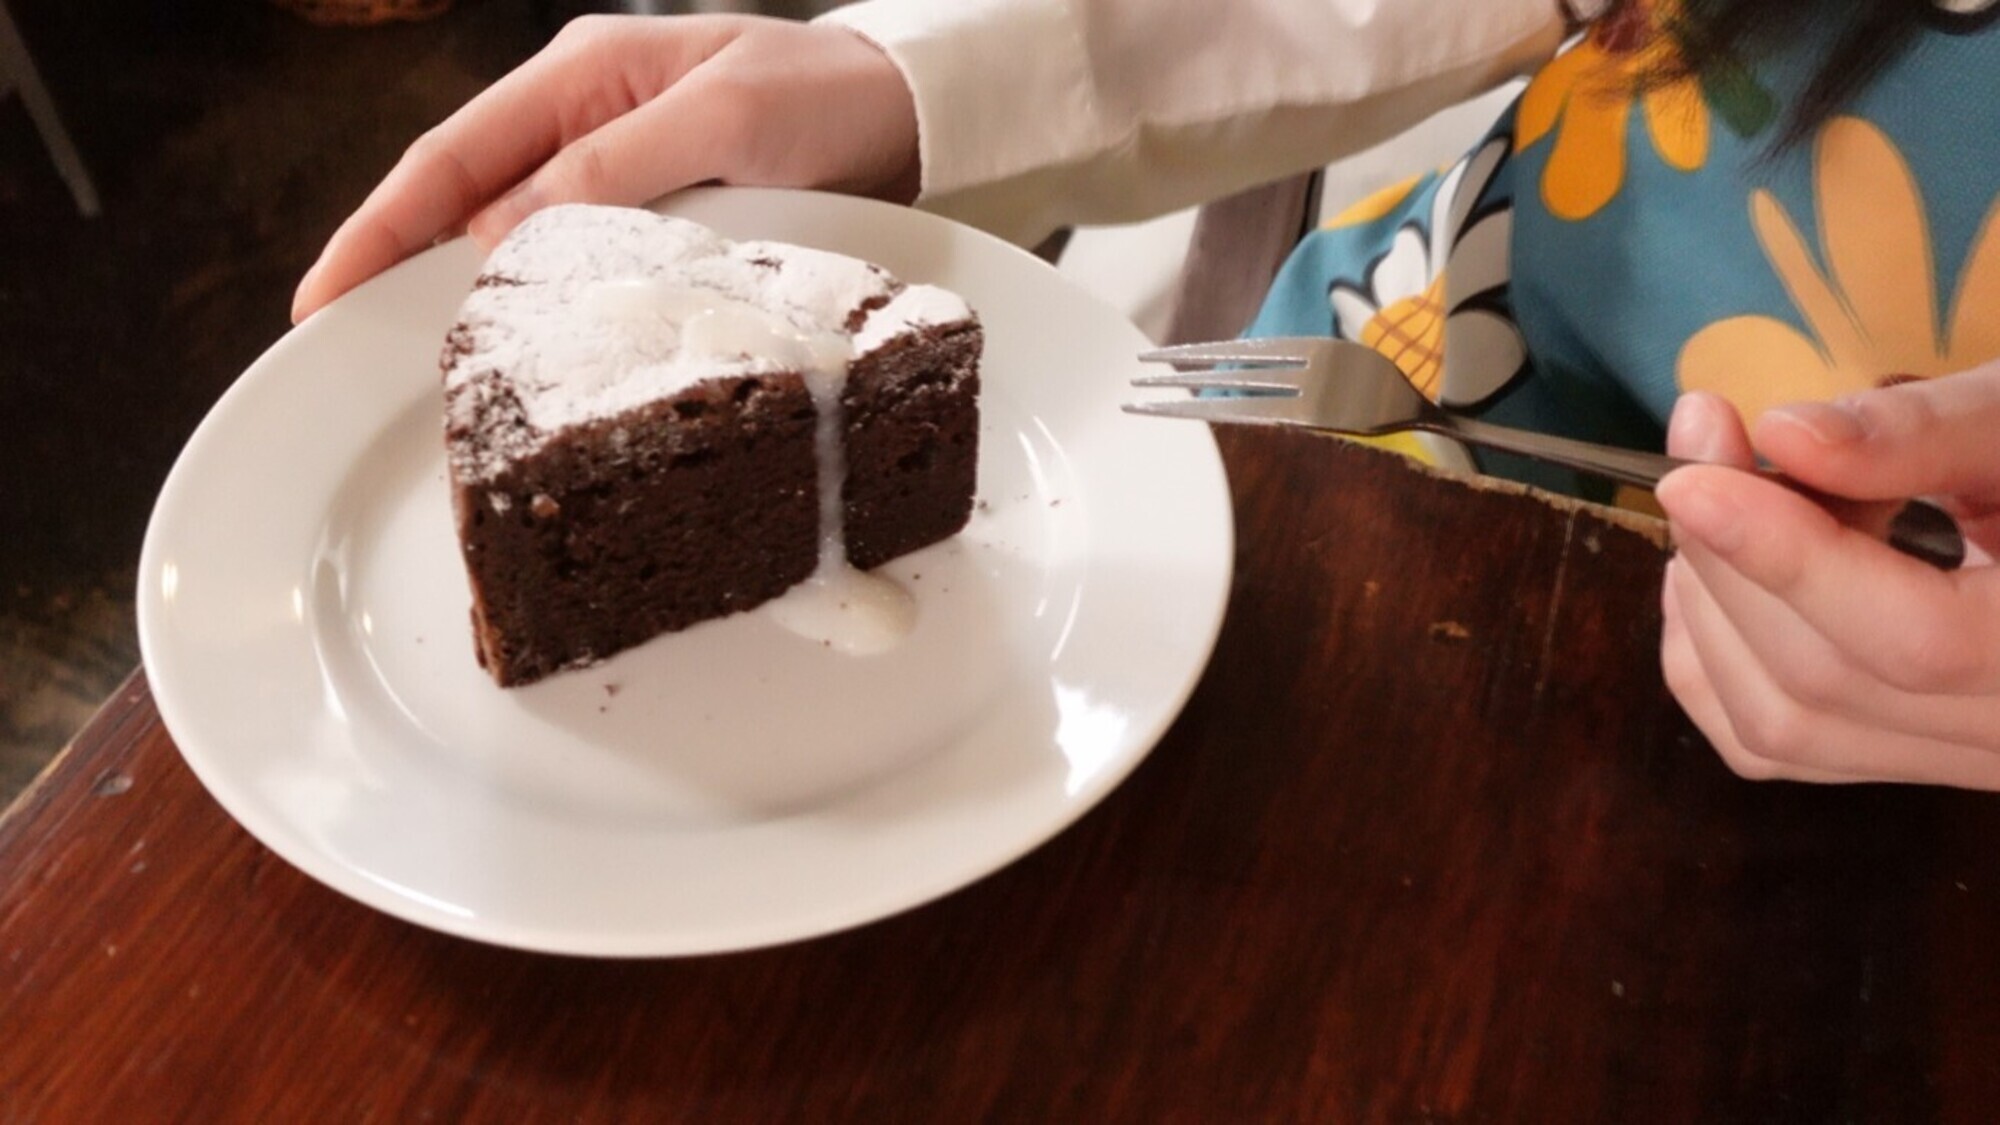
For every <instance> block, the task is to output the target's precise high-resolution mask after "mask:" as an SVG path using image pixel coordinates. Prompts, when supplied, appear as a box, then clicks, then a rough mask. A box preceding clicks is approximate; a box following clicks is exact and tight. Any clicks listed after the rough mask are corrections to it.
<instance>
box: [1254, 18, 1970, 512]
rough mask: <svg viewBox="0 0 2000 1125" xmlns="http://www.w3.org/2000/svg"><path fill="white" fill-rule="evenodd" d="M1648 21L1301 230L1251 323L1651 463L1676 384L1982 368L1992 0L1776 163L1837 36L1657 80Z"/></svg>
mask: <svg viewBox="0 0 2000 1125" xmlns="http://www.w3.org/2000/svg"><path fill="white" fill-rule="evenodd" d="M1665 13H1666V8H1665V0H1656V2H1655V3H1654V4H1653V5H1652V6H1651V10H1650V11H1649V10H1648V9H1647V8H1646V7H1640V8H1639V9H1637V10H1636V11H1635V12H1634V13H1632V14H1631V15H1630V16H1629V17H1628V18H1627V19H1625V20H1622V21H1620V22H1619V24H1618V25H1616V26H1613V25H1610V24H1606V23H1600V24H1598V25H1596V26H1593V27H1592V28H1591V29H1590V31H1589V32H1588V33H1587V34H1586V35H1585V36H1584V37H1583V38H1582V39H1581V40H1580V41H1578V42H1577V43H1576V44H1574V45H1573V46H1572V47H1571V48H1570V49H1569V50H1567V51H1565V52H1564V53H1562V54H1561V55H1559V56H1557V57H1556V58H1555V59H1554V60H1553V61H1552V62H1550V63H1549V64H1548V65H1547V66H1546V67H1544V68H1543V70H1542V71H1541V73H1539V74H1538V75H1537V76H1536V77H1535V78H1534V80H1533V81H1532V82H1530V83H1529V85H1528V87H1527V89H1526V90H1525V91H1524V92H1523V93H1522V95H1521V97H1520V98H1519V99H1518V100H1517V101H1516V102H1515V103H1514V105H1513V106H1512V107H1511V108H1510V109H1509V111H1508V112H1507V113H1506V114H1505V115H1504V116H1503V117H1502V119H1501V120H1500V121H1499V122H1498V123H1497V124H1496V126H1495V127H1494V129H1493V131H1492V132H1491V133H1490V134H1489V136H1488V137H1487V138H1486V139H1485V141H1484V142H1483V143H1482V144H1481V145H1480V146H1479V147H1478V148H1477V149H1475V150H1474V151H1473V152H1472V153H1471V154H1469V155H1467V156H1466V157H1465V158H1464V159H1463V160H1461V161H1459V162H1458V163H1457V164H1455V165H1454V166H1452V167H1451V168H1449V169H1446V170H1443V171H1440V172H1436V173H1433V174H1430V175H1426V176H1423V177H1420V178H1419V179H1417V180H1414V181H1411V182H1409V183H1406V184H1403V185H1398V186H1397V187H1395V188H1391V189H1389V190H1387V191H1386V192H1384V193H1381V194H1379V195H1378V196H1376V197H1373V198H1371V199H1369V200H1365V201H1363V202H1362V203H1360V204H1358V205H1356V206H1355V207H1354V208H1351V209H1350V210H1349V211H1348V212H1346V213H1344V214H1342V215H1340V216H1338V217H1336V218H1335V219H1333V220H1332V221H1331V222H1329V223H1328V224H1327V226H1326V227H1325V228H1324V229H1322V230H1319V231H1317V232H1315V233H1314V234H1312V235H1311V236H1310V237H1308V238H1307V239H1306V240H1305V241H1304V242H1303V243H1302V244H1301V245H1300V246H1299V248H1298V249H1297V250H1296V251H1295V252H1294V253H1293V255H1292V257H1291V259H1290V260H1289V261H1288V262H1287V263H1286V265H1285V267H1284V269H1283V271H1282V272H1281V273H1280V274H1279V277H1278V279H1277V281H1276V283H1275V284H1274V286H1273V288H1272V291H1271V294H1270V296H1269V297H1268V298H1267V300H1266V302H1265V305H1264V307H1263V309H1262V310H1261V311H1260V312H1259V314H1258V316H1257V319H1256V320H1255V321H1254V322H1253V324H1252V325H1251V326H1250V329H1249V333H1248V334H1250V335H1254V336H1274V335H1335V336H1339V337H1342V338H1345V339H1352V340H1359V341H1362V342H1364V343H1367V344H1369V345H1370V346H1372V347H1375V348H1377V349H1378V350H1381V351H1383V352H1384V353H1385V354H1388V355H1390V356H1391V357H1392V358H1394V359H1395V360H1396V362H1397V363H1398V365H1399V366H1400V367H1402V369H1403V371H1404V373H1405V374H1407V375H1409V376H1410V377H1411V378H1412V379H1413V380H1414V381H1415V382H1416V383H1417V384H1418V385H1419V386H1420V387H1422V388H1423V389H1424V390H1425V391H1426V393H1428V394H1430V395H1431V397H1433V398H1434V399H1437V400H1438V401H1441V402H1442V403H1444V404H1445V405H1447V406H1450V407H1453V408H1456V409H1460V410H1464V411H1467V412H1470V413H1475V414H1479V415H1482V416H1484V417H1487V418H1489V419H1491V420H1493V421H1497V422H1503V423H1508V424H1514V425H1522V426H1527V427H1531V428H1535V429H1541V430H1545V431H1549V432H1555V433H1563V434H1569V435H1572V436H1577V437H1585V438H1591V439H1595V440H1602V441H1612V442H1616V443H1619V444H1625V445H1634V446H1642V447H1655V448H1657V447H1658V446H1659V444H1660V443H1661V440H1662V432H1663V430H1662V427H1663V424H1664V421H1665V419H1666V416H1667V414H1668V413H1669V412H1670V411H1671V409H1672V407H1673V403H1674V400H1675V399H1676V398H1677V397H1678V396H1679V395H1680V394H1681V393H1682V392H1683V391H1690V390H1708V391H1714V392H1716V393H1719V394H1721V395H1723V396H1724V397H1726V398H1728V399H1730V400H1731V401H1732V402H1734V403H1735V404H1736V405H1737V407H1738V408H1739V409H1740V410H1742V411H1743V413H1744V415H1745V417H1746V419H1754V418H1755V416H1756V415H1757V414H1758V413H1760V412H1761V411H1763V410H1764V409H1766V408H1768V407H1771V406H1775V405H1778V404H1780V403H1784V402H1791V401H1799V400H1805V399H1827V398H1832V397H1835V396H1838V395H1841V394H1845V393H1849V392H1852V391H1856V390H1861V389H1865V388H1868V387H1871V386H1876V385H1879V384H1881V383H1883V382H1885V381H1894V380H1898V379H1902V378H1907V377H1929V376H1935V375H1944V374H1949V373H1952V372H1956V371H1963V370H1965V369H1968V368H1970V367H1974V366H1977V365H1978V364H1980V363H1982V362H1985V361H1987V360H1990V359H1994V358H1996V357H2000V0H1937V10H1936V12H1935V18H1934V19H1933V20H1932V21H1931V23H1930V26H1928V27H1927V29H1926V30H1925V31H1924V32H1922V33H1921V34H1920V35H1919V36H1918V38H1917V40H1916V42H1915V44H1914V45H1913V47H1912V48H1911V49H1910V50H1909V51H1907V52H1906V53H1905V54H1904V55H1903V56H1901V57H1900V58H1899V59H1898V60H1897V61H1896V62H1895V63H1894V64H1893V65H1892V66H1891V67H1890V68H1889V69H1887V70H1886V71H1885V72H1884V73H1883V74H1882V75H1881V76H1880V77H1878V78H1877V79H1875V80H1874V81H1873V82H1872V83H1871V84H1870V85H1869V86H1868V88H1867V89H1866V90H1865V91H1863V92H1862V94H1861V95H1860V96H1858V97H1857V98H1855V99H1853V100H1852V102H1851V103H1850V104H1848V105H1846V106H1844V107H1843V109H1842V112H1841V113H1840V114H1839V115H1838V116H1836V117H1834V118H1832V119H1831V120H1829V121H1827V122H1826V123H1825V124H1824V125H1822V126H1820V127H1819V128H1818V129H1817V130H1816V132H1815V133H1814V134H1813V135H1812V136H1811V137H1810V138H1808V139H1807V140H1806V141H1805V142H1804V143H1801V144H1796V145H1790V146H1779V145H1778V143H1777V141H1776V134H1777V132H1778V131H1779V123H1780V118H1781V117H1782V115H1783V112H1784V107H1786V106H1787V105H1789V104H1790V103H1791V102H1792V100H1793V99H1794V98H1795V97H1796V96H1797V94H1798V92H1799V91H1800V90H1801V89H1803V87H1804V85H1805V83H1806V81H1807V79H1808V77H1809V76H1810V74H1811V73H1812V70H1813V68H1814V66H1815V64H1816V62H1817V60H1818V58H1819V57H1820V56H1821V55H1822V53H1823V52H1824V51H1825V50H1826V49H1827V48H1828V46H1829V45H1830V42H1831V39H1830V35H1829V37H1826V38H1819V37H1816V36H1811V35H1809V36H1806V37H1803V38H1802V39H1801V40H1800V41H1799V42H1797V43H1794V44H1792V45H1790V46H1789V47H1788V48H1787V49H1786V50H1785V51H1783V52H1780V53H1776V54H1774V55H1772V56H1770V57H1767V58H1764V59H1761V60H1760V61H1758V62H1757V63H1756V64H1755V65H1754V66H1751V67H1749V68H1748V69H1745V70H1742V71H1739V72H1734V73H1729V74H1724V75H1721V76H1704V77H1703V78H1700V79H1697V78H1693V77H1690V78H1686V79H1681V80H1678V81H1667V82H1662V81H1659V80H1657V79H1655V78H1651V77H1648V76H1651V75H1656V74H1658V73H1660V72H1661V70H1662V67H1661V63H1662V61H1663V59H1662V57H1661V52H1664V51H1669V50H1671V47H1670V46H1668V45H1666V44H1667V39H1666V37H1665V36H1662V35H1660V34H1658V33H1657V30H1656V28H1655V27H1654V26H1653V25H1654V24H1655V23H1657V22H1658V21H1659V20H1660V19H1662V18H1664V15H1665ZM1665 61H1670V60H1665ZM1460 455H1461V454H1457V453H1456V452H1455V451H1453V452H1452V453H1449V454H1446V455H1445V458H1446V459H1450V458H1451V457H1453V456H1460ZM1486 467H1487V468H1489V469H1491V470H1494V471H1500V472H1503V473H1506V474H1508V475H1514V476H1521V477H1525V478H1527V479H1532V480H1536V481H1538V482H1539V483H1545V484H1552V485H1556V486H1558V487H1569V486H1570V484H1571V482H1570V481H1568V480H1566V479H1565V478H1564V477H1563V476H1562V475H1561V474H1550V473H1547V472H1545V471H1541V470H1537V469H1534V468H1531V467H1528V466H1523V465H1520V464H1518V463H1511V464H1510V463H1507V462H1506V461H1505V460H1504V459H1502V460H1496V461H1495V462H1494V463H1492V464H1489V465H1487V466H1486Z"/></svg>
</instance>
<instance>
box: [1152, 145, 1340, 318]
mask: <svg viewBox="0 0 2000 1125" xmlns="http://www.w3.org/2000/svg"><path fill="white" fill-rule="evenodd" d="M1319 182H1320V177H1319V173H1317V172H1312V173H1307V174H1304V175H1299V176H1294V177H1292V178H1291V179H1289V180H1279V181H1277V182H1276V183H1270V184H1265V185H1264V186H1262V187H1255V188H1251V189H1249V190H1248V191H1242V192H1238V193H1237V194H1235V195H1232V196H1229V197H1228V198H1226V199H1219V200H1216V201H1215V202H1213V203H1207V204H1204V205H1203V206H1202V208H1201V210H1200V211H1199V212H1198V213H1197V214H1196V217H1195V225H1194V235H1193V237H1192V238H1191V239H1190V240H1189V242H1188V253H1187V261H1186V263H1185V264H1184V265H1183V266H1182V267H1181V275H1180V280H1179V282H1178V283H1177V284H1176V288H1175V293H1174V305H1173V313H1172V316H1171V318H1170V320H1169V321H1168V325H1167V332H1166V338H1165V339H1163V340H1162V341H1161V343H1164V344H1189V343H1198V342H1201V341H1204V340H1229V339H1234V338H1235V337H1237V336H1239V335H1241V334H1242V332H1243V329H1244V328H1245V327H1247V326H1248V325H1249V323H1250V318H1251V317H1253V316H1255V315H1256V314H1257V308H1258V306H1259V305H1261V304H1262V303H1263V300H1264V294H1265V293H1266V292H1267V291H1268V290H1269V289H1270V287H1271V279H1272V278H1274V277H1276V276H1277V274H1278V267H1279V266H1282V265H1284V263H1285V257H1286V255H1288V254H1290V253H1291V252H1292V247H1294V246H1296V245H1298V242H1299V239H1301V238H1303V237H1304V236H1305V234H1306V232H1307V231H1309V230H1311V229H1312V225H1313V221H1314V219H1315V212H1316V211H1317V210H1318V207H1319Z"/></svg>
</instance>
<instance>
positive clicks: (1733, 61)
mask: <svg viewBox="0 0 2000 1125" xmlns="http://www.w3.org/2000/svg"><path fill="white" fill-rule="evenodd" d="M1657 6H1658V0H1613V2H1612V4H1611V6H1610V9H1609V11H1607V12H1606V14H1605V16H1604V17H1603V18H1606V19H1614V18H1618V17H1619V16H1621V15H1622V16H1625V17H1627V18H1630V17H1631V16H1633V15H1635V14H1639V13H1638V9H1640V8H1643V7H1657ZM1986 14H1990V13H1985V14H1982V16H1981V17H1972V19H1974V20H1976V21H1977V22H1978V23H1979V24H1980V25H1983V24H1984V23H1985V22H1987V20H1986V19H1985V18H1983V16H1984V15H1986ZM1965 19H1966V17H1962V16H1954V15H1952V14H1951V13H1949V12H1947V11H1945V10H1943V9H1941V8H1940V7H1939V6H1938V4H1937V2H1936V0H1681V3H1680V12H1679V14H1678V15H1677V16H1674V17H1673V18H1672V19H1671V20H1670V21H1669V22H1668V26H1667V30H1668V32H1669V34H1671V35H1673V36H1674V38H1675V39H1676V41H1677V45H1678V47H1679V49H1680V50H1679V53H1680V56H1681V61H1680V62H1679V63H1678V64H1677V65H1678V66H1679V67H1680V68H1681V69H1680V73H1681V74H1690V73H1691V74H1698V75H1702V76H1704V77H1706V76H1710V75H1713V74H1717V73H1719V72H1721V71H1724V70H1728V69H1732V68H1740V67H1743V66H1747V65H1751V64H1754V63H1755V62H1756V61H1757V58H1758V56H1759V55H1761V54H1763V53H1765V52H1767V51H1769V50H1771V49H1772V48H1773V47H1775V46H1777V45H1779V44H1782V43H1784V42H1786V41H1788V40H1790V39H1792V38H1793V37H1795V36H1797V35H1800V34H1803V33H1806V32H1809V31H1811V30H1812V28H1813V26H1814V25H1815V24H1829V23H1830V24H1831V25H1833V26H1834V27H1836V28H1838V30H1837V32H1836V33H1835V35H1834V38H1833V45H1832V47H1831V49H1830V50H1829V51H1828V52H1827V55H1826V57H1825V58H1824V59H1822V60H1821V61H1820V64H1819V67H1818V68H1817V69H1816V70H1815V71H1814V72H1813V76H1812V78H1811V80H1810V81H1808V82H1807V84H1806V88H1805V90H1804V91H1803V92H1802V93H1801V94H1800V96H1799V100H1798V102H1797V104H1795V105H1794V106H1792V108H1791V110H1790V112H1789V115H1788V116H1787V118H1786V119H1785V122H1784V125H1783V128H1782V129H1781V130H1780V131H1779V134H1778V138H1777V143H1778V145H1779V147H1781V148H1782V147H1786V146H1789V145H1791V144H1795V143H1797V142H1799V141H1802V140H1804V139H1805V138H1806V137H1808V136H1810V135H1811V134H1812V132H1813V130H1814V129H1816V128H1817V127H1818V126H1819V125H1820V124H1822V123H1823V122H1825V121H1826V119H1827V118H1829V117H1831V116H1833V115H1834V114H1836V113H1838V112H1839V111H1840V109H1841V107H1842V106H1844V105H1845V104H1847V102H1848V101H1849V100H1850V99H1852V98H1853V97H1854V96H1855V95H1856V94H1858V93H1860V92H1861V91H1862V90H1863V89H1864V88H1866V87H1867V85H1868V83H1869V82H1870V81H1872V80H1873V79H1874V78H1875V76H1876V75H1878V74H1880V73H1881V72H1882V70H1883V68H1884V67H1886V66H1888V65H1889V64H1890V63H1892V62H1894V61H1895V60H1896V58H1897V57H1898V56H1900V55H1901V54H1902V53H1903V52H1904V51H1906V50H1908V49H1909V47H1910V44H1911V42H1912V41H1913V40H1914V39H1915V38H1916V36H1917V33H1918V32H1919V31H1920V30H1922V29H1923V28H1924V27H1925V26H1928V25H1933V24H1936V25H1940V26H1945V27H1947V29H1952V30H1972V29H1973V28H1971V27H1970V26H1967V27H1959V28H1953V27H1951V24H1952V22H1953V21H1960V22H1963V21H1964V20H1965Z"/></svg>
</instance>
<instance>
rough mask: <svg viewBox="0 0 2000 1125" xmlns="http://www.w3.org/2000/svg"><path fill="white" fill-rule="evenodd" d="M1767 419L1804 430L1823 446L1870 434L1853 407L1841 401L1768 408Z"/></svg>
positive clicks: (1857, 438) (1849, 441) (1855, 439)
mask: <svg viewBox="0 0 2000 1125" xmlns="http://www.w3.org/2000/svg"><path fill="white" fill-rule="evenodd" d="M1764 417H1766V418H1772V419H1776V420H1777V421H1780V422H1788V423H1790V424H1792V425H1794V426H1798V427H1800V428H1801V429H1804V430H1805V431H1806V432H1807V433H1809V434H1811V435H1812V436H1813V440H1814V441H1817V442H1819V443H1820V444H1821V445H1853V444H1854V443H1855V442H1858V441H1860V440H1861V439H1862V438H1864V437H1866V436H1868V432H1867V429H1866V428H1865V427H1863V426H1862V424H1861V418H1860V416H1859V415H1857V414H1856V413H1855V412H1854V409H1853V408H1852V407H1850V406H1848V405H1846V404H1845V403H1838V402H1798V403H1793V404H1792V405H1790V406H1780V407H1777V408H1775V409H1773V410H1770V411H1767V412H1766V413H1765V415H1764Z"/></svg>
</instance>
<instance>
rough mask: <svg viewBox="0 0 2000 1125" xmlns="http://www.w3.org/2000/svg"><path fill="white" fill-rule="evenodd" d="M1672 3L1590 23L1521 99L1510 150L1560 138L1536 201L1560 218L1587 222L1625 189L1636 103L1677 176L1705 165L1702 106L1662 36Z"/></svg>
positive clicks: (1647, 3) (1695, 84)
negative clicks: (1665, 76) (1629, 134)
mask: <svg viewBox="0 0 2000 1125" xmlns="http://www.w3.org/2000/svg"><path fill="white" fill-rule="evenodd" d="M1676 7H1677V3H1676V0H1640V2H1639V3H1636V4H1633V5H1630V6H1629V7H1627V8H1625V9H1624V10H1623V11H1622V13H1621V14H1620V15H1617V16H1614V17H1612V18H1610V19H1604V20H1599V21H1598V22H1597V23H1595V24H1592V25H1591V28H1590V31H1589V32H1588V33H1587V34H1586V35H1585V36H1584V38H1583V41H1582V42H1580V43H1578V44H1577V45H1576V46H1574V47H1572V48H1570V49H1569V50H1568V51H1565V52H1564V53H1562V54H1561V55H1558V56H1556V58H1555V59H1554V60H1553V61H1552V62H1550V63H1549V64H1548V65H1547V66H1545V67H1543V68H1542V71H1541V73H1540V74H1537V75H1536V76H1535V79H1534V81H1533V82H1530V83H1529V84H1528V89H1527V91H1526V92H1524V93H1523V94H1522V95H1521V109H1520V116H1519V119H1518V120H1519V124H1518V129H1519V132H1518V134H1517V136H1516V138H1515V142H1514V150H1515V151H1516V152H1519V151H1520V150H1522V149H1524V148H1526V147H1528V146H1529V145H1531V144H1534V143H1535V142H1536V141H1538V140H1540V139H1541V138H1542V137H1544V136H1546V135H1547V134H1548V132H1549V130H1550V129H1555V128H1557V124H1558V122H1560V126H1561V127H1560V129H1559V130H1558V132H1557V133H1556V140H1555V148H1554V149H1553V150H1552V151H1551V152H1550V153H1549V162H1548V166H1547V168H1546V169H1545V170H1544V171H1543V173H1542V202H1543V203H1544V204H1545V205H1546V206H1547V207H1548V209H1549V212H1550V213H1551V214H1553V215H1555V216H1556V217H1558V218H1563V219H1570V220H1578V219H1587V218H1589V217H1590V216H1592V215H1594V214H1596V213H1597V212H1598V210H1599V209H1600V208H1602V207H1603V206H1604V205H1605V204H1607V203H1609V202H1611V200H1612V199H1613V198H1614V197H1615V196H1617V194H1618V189H1619V187H1620V186H1621V185H1622V184H1623V183H1624V182H1625V133H1626V128H1627V125H1628V123H1629V121H1630V119H1631V117H1632V103H1633V102H1634V101H1637V102H1639V103H1640V104H1641V106H1642V108H1643V110H1644V113H1645V117H1646V129H1647V131H1648V132H1649V133H1650V134H1651V135H1652V139H1653V150H1654V151H1655V152H1657V153H1659V154H1660V159H1661V160H1663V161H1665V162H1666V164H1667V166H1668V167H1671V168H1675V169H1678V170H1679V171H1682V172H1692V171H1694V170H1695V169H1697V168H1700V167H1701V166H1702V164H1703V163H1704V162H1705V161H1707V159H1708V129H1709V119H1708V106H1707V104H1706V103H1705V102H1704V101H1703V100H1702V93H1701V85H1700V82H1699V81H1698V80H1697V79H1696V78H1694V77H1693V76H1691V75H1690V76H1687V77H1679V78H1674V79H1671V80H1661V79H1659V78H1657V77H1656V76H1657V75H1660V74H1676V73H1678V72H1679V69H1680V68H1679V67H1678V65H1677V64H1678V51H1677V49H1676V48H1675V47H1674V44H1673V40H1672V36H1670V35H1669V34H1667V33H1666V31H1665V30H1664V28H1665V25H1666V24H1667V23H1668V22H1669V20H1670V19H1671V17H1672V16H1673V15H1674V10H1675V8H1676Z"/></svg>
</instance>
